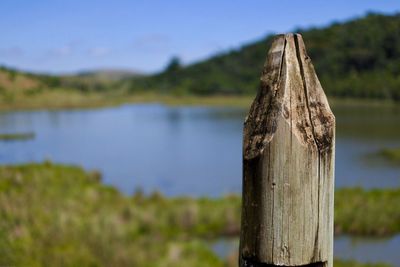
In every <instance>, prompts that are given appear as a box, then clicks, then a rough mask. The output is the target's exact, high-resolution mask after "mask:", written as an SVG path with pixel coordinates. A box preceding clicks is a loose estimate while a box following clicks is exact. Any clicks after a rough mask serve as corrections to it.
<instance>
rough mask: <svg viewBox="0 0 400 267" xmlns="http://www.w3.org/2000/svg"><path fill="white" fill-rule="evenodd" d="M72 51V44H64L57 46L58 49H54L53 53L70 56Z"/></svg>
mask: <svg viewBox="0 0 400 267" xmlns="http://www.w3.org/2000/svg"><path fill="white" fill-rule="evenodd" d="M72 52H73V49H72V45H64V46H62V47H59V48H57V49H55V50H54V51H53V53H54V54H55V55H57V56H62V57H64V56H69V55H71V54H72Z"/></svg>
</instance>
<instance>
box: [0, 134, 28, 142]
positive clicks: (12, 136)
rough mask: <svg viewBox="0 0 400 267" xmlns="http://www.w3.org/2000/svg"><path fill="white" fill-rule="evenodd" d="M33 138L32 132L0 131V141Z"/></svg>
mask: <svg viewBox="0 0 400 267" xmlns="http://www.w3.org/2000/svg"><path fill="white" fill-rule="evenodd" d="M33 138H35V134H34V133H3V134H1V133H0V141H13V140H29V139H33Z"/></svg>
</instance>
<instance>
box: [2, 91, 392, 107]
mask: <svg viewBox="0 0 400 267" xmlns="http://www.w3.org/2000/svg"><path fill="white" fill-rule="evenodd" d="M254 98H255V95H243V96H234V95H226V96H225V95H213V96H198V95H184V96H174V95H162V94H156V93H139V94H126V93H122V92H114V93H87V94H83V93H80V92H76V91H71V92H70V91H68V92H67V91H65V90H54V91H52V92H45V93H42V94H38V95H34V96H29V97H26V96H21V95H17V96H15V98H13V99H12V100H10V101H5V100H3V101H1V102H0V112H7V111H11V112H13V111H37V110H77V109H101V108H109V107H117V106H122V105H129V104H150V103H159V104H163V105H167V106H204V107H235V108H247V109H249V108H250V105H251V103H252V101H253V99H254ZM328 101H329V103H330V106H331V107H332V109H335V107H396V106H397V104H398V103H396V102H394V101H391V100H384V99H360V98H336V97H328Z"/></svg>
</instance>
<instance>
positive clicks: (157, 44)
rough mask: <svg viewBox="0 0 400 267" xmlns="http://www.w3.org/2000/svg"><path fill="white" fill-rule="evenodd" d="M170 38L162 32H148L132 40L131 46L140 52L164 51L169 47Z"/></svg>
mask: <svg viewBox="0 0 400 267" xmlns="http://www.w3.org/2000/svg"><path fill="white" fill-rule="evenodd" d="M169 46H170V38H169V37H168V36H165V35H162V34H149V35H144V36H142V37H139V38H137V39H136V40H134V41H133V48H134V49H137V50H140V51H142V52H165V51H167V50H168V49H169Z"/></svg>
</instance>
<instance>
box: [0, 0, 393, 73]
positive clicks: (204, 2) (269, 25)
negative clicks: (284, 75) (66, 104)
mask: <svg viewBox="0 0 400 267" xmlns="http://www.w3.org/2000/svg"><path fill="white" fill-rule="evenodd" d="M367 11H375V12H384V13H394V12H399V11H400V1H399V0H385V1H383V0H345V1H343V0H335V1H327V0H325V1H324V0H319V1H314V0H308V1H294V0H291V1H290V0H279V1H268V0H241V1H239V0H192V1H184V0H180V1H178V0H130V1H127V0H126V1H123V0H113V1H111V0H108V1H101V0H97V1H93V0H1V1H0V12H1V13H0V14H1V15H0V25H2V31H1V35H0V64H1V65H6V66H11V67H15V68H18V69H22V70H28V71H34V72H50V73H66V72H68V73H70V72H76V71H81V70H90V69H103V68H106V69H113V68H117V69H130V70H138V71H142V72H155V71H159V70H161V69H162V68H164V66H165V65H166V64H167V62H168V61H169V59H170V58H171V57H172V56H174V55H176V56H179V57H180V58H181V59H182V61H183V62H184V63H185V64H189V63H192V62H195V61H198V60H201V59H204V58H206V57H208V56H210V55H213V54H215V53H218V52H221V51H226V50H228V49H231V48H235V47H238V46H240V45H242V44H245V43H248V42H251V41H254V40H257V39H259V38H262V37H264V36H265V35H266V34H268V33H276V32H288V31H290V30H293V29H294V28H296V27H310V26H324V25H328V24H329V23H331V22H333V21H343V20H346V19H349V18H353V17H357V16H362V15H364V14H365V13H366V12H367Z"/></svg>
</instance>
